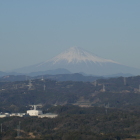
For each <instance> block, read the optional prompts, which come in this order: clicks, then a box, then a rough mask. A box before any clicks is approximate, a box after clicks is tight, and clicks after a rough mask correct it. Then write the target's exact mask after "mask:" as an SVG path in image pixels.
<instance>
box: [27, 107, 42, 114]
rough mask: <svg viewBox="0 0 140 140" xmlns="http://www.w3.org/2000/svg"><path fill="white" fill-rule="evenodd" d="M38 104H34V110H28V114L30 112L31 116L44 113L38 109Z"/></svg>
mask: <svg viewBox="0 0 140 140" xmlns="http://www.w3.org/2000/svg"><path fill="white" fill-rule="evenodd" d="M37 106H38V105H33V107H34V109H33V110H27V114H29V116H38V115H42V114H43V113H42V110H37V109H36V107H37Z"/></svg>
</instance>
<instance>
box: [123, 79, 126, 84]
mask: <svg viewBox="0 0 140 140" xmlns="http://www.w3.org/2000/svg"><path fill="white" fill-rule="evenodd" d="M123 82H124V85H126V78H125V77H124V78H123Z"/></svg>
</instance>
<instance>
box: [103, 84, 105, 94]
mask: <svg viewBox="0 0 140 140" xmlns="http://www.w3.org/2000/svg"><path fill="white" fill-rule="evenodd" d="M103 92H105V85H104V84H103Z"/></svg>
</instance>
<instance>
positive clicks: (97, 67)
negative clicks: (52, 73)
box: [15, 47, 140, 75]
mask: <svg viewBox="0 0 140 140" xmlns="http://www.w3.org/2000/svg"><path fill="white" fill-rule="evenodd" d="M55 69H66V70H68V71H70V72H72V73H86V74H93V75H112V74H117V73H124V74H126V73H129V74H134V75H138V74H140V70H139V69H136V68H132V67H128V66H125V65H122V64H119V63H118V62H115V61H113V60H110V59H104V58H101V57H98V56H96V55H93V54H92V53H89V52H87V51H85V50H83V49H81V48H79V47H71V48H69V49H68V50H66V51H64V52H62V53H61V54H59V55H57V56H56V57H54V58H52V59H50V60H48V61H45V62H43V63H40V64H36V65H32V66H28V67H24V68H20V69H17V70H15V71H16V72H20V73H30V72H38V71H47V70H55Z"/></svg>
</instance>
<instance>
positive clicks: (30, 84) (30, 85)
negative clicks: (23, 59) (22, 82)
mask: <svg viewBox="0 0 140 140" xmlns="http://www.w3.org/2000/svg"><path fill="white" fill-rule="evenodd" d="M31 82H32V81H31V80H29V90H30V89H31V88H32V83H31Z"/></svg>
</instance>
